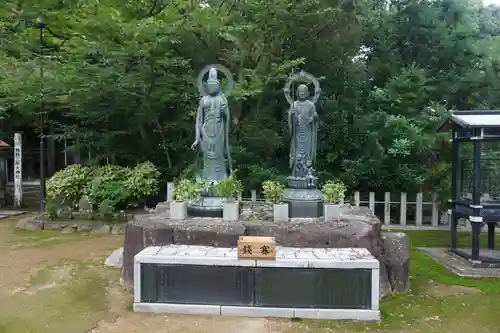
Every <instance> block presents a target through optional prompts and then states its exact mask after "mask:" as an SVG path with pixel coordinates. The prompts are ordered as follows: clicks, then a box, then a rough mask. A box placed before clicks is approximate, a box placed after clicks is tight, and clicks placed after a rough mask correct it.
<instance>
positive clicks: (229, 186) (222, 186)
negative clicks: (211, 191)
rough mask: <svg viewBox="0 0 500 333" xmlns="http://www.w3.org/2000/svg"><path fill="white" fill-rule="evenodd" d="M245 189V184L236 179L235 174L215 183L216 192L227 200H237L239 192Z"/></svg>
mask: <svg viewBox="0 0 500 333" xmlns="http://www.w3.org/2000/svg"><path fill="white" fill-rule="evenodd" d="M241 191H243V184H242V183H241V181H240V180H238V179H236V178H235V177H234V175H233V176H232V177H231V178H228V179H224V180H221V181H219V182H217V184H216V185H215V193H216V194H217V196H219V197H222V198H225V199H226V200H235V199H236V198H237V197H238V194H239V193H241Z"/></svg>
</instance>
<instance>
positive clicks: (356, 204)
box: [354, 191, 360, 207]
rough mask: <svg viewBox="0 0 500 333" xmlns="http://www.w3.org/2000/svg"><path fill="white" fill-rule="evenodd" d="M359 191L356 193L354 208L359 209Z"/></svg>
mask: <svg viewBox="0 0 500 333" xmlns="http://www.w3.org/2000/svg"><path fill="white" fill-rule="evenodd" d="M359 204H360V200H359V191H356V192H354V206H356V207H359Z"/></svg>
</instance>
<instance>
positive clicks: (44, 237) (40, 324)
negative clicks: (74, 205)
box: [0, 218, 500, 333]
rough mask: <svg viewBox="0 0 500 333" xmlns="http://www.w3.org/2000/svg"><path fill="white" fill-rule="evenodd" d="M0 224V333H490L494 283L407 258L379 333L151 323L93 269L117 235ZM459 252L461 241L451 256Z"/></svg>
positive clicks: (366, 327) (111, 279)
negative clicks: (404, 286) (406, 270)
mask: <svg viewBox="0 0 500 333" xmlns="http://www.w3.org/2000/svg"><path fill="white" fill-rule="evenodd" d="M16 219H17V218H11V219H7V220H2V221H0V248H1V249H2V251H1V252H0V333H30V332H33V333H49V332H50V333H63V332H64V333H66V332H71V333H80V332H81V333H90V332H92V333H112V332H120V333H127V332H142V331H144V332H149V333H160V332H161V333H171V332H172V333H173V332H182V333H234V332H238V333H319V332H339V333H340V332H343V333H354V332H394V333H396V332H397V333H416V332H422V333H432V332H455V333H469V332H470V331H474V332H478V333H489V332H491V333H498V332H500V316H499V315H498V314H499V313H500V281H499V280H471V279H463V278H459V277H456V276H454V275H452V274H450V273H448V272H447V271H446V270H445V269H444V268H442V267H441V266H439V265H438V264H437V263H435V262H434V261H433V260H432V259H430V258H427V257H425V256H424V255H423V254H422V253H420V252H419V251H417V250H415V251H413V253H412V255H413V256H412V290H411V292H410V293H407V294H401V295H397V296H395V297H392V298H390V299H388V300H385V301H384V302H382V314H383V318H384V319H383V321H382V322H381V323H352V322H328V321H311V320H304V321H291V320H278V319H264V318H233V317H199V316H181V315H154V314H138V313H133V312H131V300H132V295H131V293H130V292H129V291H125V290H123V289H122V288H121V287H120V286H119V284H118V277H119V271H118V270H116V269H113V268H107V267H104V266H103V265H102V263H103V261H104V259H105V258H106V256H107V255H108V254H109V253H111V252H112V251H113V250H115V249H116V248H118V247H120V246H122V236H119V235H99V236H98V235H85V234H61V233H59V232H48V231H44V232H29V231H20V230H16V229H14V225H15V221H16ZM408 234H409V235H410V237H411V239H412V244H413V246H414V247H415V248H416V247H419V246H428V247H436V246H445V245H446V243H447V239H448V237H447V236H448V235H447V233H445V232H440V231H437V232H436V231H418V232H408ZM467 242H468V237H467V234H461V243H462V244H461V246H465V245H466V244H467Z"/></svg>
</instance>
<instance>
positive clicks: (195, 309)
mask: <svg viewBox="0 0 500 333" xmlns="http://www.w3.org/2000/svg"><path fill="white" fill-rule="evenodd" d="M134 311H135V312H153V313H160V312H161V313H182V314H190V315H202V316H220V311H221V306H220V305H195V304H166V303H134Z"/></svg>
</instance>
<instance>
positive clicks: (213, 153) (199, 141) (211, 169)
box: [187, 65, 234, 217]
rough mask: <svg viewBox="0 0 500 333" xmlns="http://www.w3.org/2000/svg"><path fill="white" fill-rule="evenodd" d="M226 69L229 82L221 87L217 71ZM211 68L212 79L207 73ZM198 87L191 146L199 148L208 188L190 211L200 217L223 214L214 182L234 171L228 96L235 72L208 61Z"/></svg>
mask: <svg viewBox="0 0 500 333" xmlns="http://www.w3.org/2000/svg"><path fill="white" fill-rule="evenodd" d="M218 71H219V72H222V73H223V74H224V75H225V76H226V78H227V80H228V86H227V88H226V90H225V91H221V87H220V82H219V80H218V78H217V72H218ZM207 72H208V79H207V81H206V82H203V77H204V76H205V74H206V73H207ZM197 84H198V90H199V92H200V95H201V98H200V102H199V105H198V110H197V112H196V125H195V140H194V142H193V144H192V145H191V149H193V150H195V149H198V152H199V153H200V155H201V159H200V160H201V165H199V167H198V170H197V175H196V179H197V180H198V181H199V180H202V181H205V183H206V184H207V186H208V187H207V188H206V189H205V192H204V193H202V194H201V197H200V198H199V199H198V200H195V201H193V202H190V203H188V206H187V209H188V215H190V216H198V217H222V206H223V198H219V197H217V196H216V195H215V193H214V192H215V191H214V185H215V184H216V183H217V182H218V181H221V180H224V179H227V178H228V177H230V176H231V173H232V161H231V154H230V147H229V124H230V121H231V117H230V113H229V106H228V104H227V96H229V93H230V92H231V90H232V88H233V85H234V81H233V76H232V74H231V72H230V71H229V70H228V69H227V68H225V67H224V66H221V65H208V66H206V67H205V68H204V69H203V70H202V71H201V72H200V74H199V75H198V79H197Z"/></svg>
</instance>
